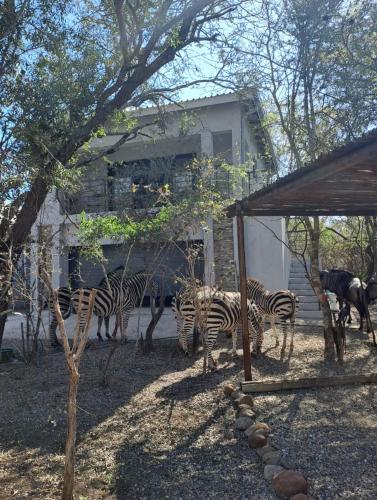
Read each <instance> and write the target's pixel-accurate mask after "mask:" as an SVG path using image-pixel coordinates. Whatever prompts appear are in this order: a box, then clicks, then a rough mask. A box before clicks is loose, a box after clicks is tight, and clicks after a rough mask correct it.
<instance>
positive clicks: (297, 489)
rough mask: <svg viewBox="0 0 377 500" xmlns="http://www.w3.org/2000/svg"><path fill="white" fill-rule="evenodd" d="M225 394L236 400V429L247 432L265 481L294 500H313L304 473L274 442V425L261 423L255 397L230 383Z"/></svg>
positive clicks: (282, 494) (246, 434) (284, 495)
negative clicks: (289, 463)
mask: <svg viewBox="0 0 377 500" xmlns="http://www.w3.org/2000/svg"><path fill="white" fill-rule="evenodd" d="M223 391H224V394H225V395H226V396H229V397H230V398H231V399H232V400H233V404H234V406H235V409H236V420H235V424H234V425H235V428H236V429H237V430H239V431H243V435H244V436H245V438H246V439H247V440H248V443H249V446H250V448H252V449H254V450H255V452H256V453H257V455H258V456H259V457H260V459H261V462H262V465H263V466H264V471H263V473H264V478H265V479H266V481H268V482H269V483H270V484H271V486H272V488H273V490H274V491H275V493H276V494H277V495H278V496H279V497H281V498H289V499H290V500H310V498H311V497H309V496H308V495H307V492H308V482H307V480H306V479H305V477H304V476H303V474H302V473H301V472H300V471H298V470H294V469H290V468H289V467H288V466H287V464H286V463H285V461H284V459H283V456H282V453H281V451H280V450H278V448H277V447H276V446H274V445H273V444H272V443H271V437H270V434H271V431H272V430H271V428H270V426H269V425H268V424H266V423H265V422H258V421H257V414H256V411H255V408H254V400H253V398H252V396H251V395H250V394H244V393H243V392H242V391H240V390H238V389H236V387H235V386H234V385H233V384H226V385H225V386H224V387H223Z"/></svg>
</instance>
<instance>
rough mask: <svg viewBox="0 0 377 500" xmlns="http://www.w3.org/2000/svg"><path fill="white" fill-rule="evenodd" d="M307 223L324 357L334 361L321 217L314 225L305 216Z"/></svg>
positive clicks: (312, 276)
mask: <svg viewBox="0 0 377 500" xmlns="http://www.w3.org/2000/svg"><path fill="white" fill-rule="evenodd" d="M305 225H306V227H307V229H308V231H309V235H310V240H311V245H310V259H311V281H312V287H313V289H314V291H315V293H316V294H317V297H318V299H319V303H320V306H321V311H322V316H323V335H324V340H325V349H324V358H325V360H326V361H334V359H335V349H334V347H335V346H334V341H335V339H334V328H333V323H332V315H331V310H330V306H329V303H328V301H327V299H326V296H325V294H324V292H323V290H322V286H321V280H320V278H319V240H320V226H319V217H318V216H316V217H313V225H311V222H310V220H309V219H308V218H305Z"/></svg>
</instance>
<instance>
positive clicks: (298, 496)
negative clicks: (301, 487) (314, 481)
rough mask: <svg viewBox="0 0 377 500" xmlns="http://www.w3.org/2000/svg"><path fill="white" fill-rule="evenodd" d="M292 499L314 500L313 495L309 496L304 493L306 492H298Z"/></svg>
mask: <svg viewBox="0 0 377 500" xmlns="http://www.w3.org/2000/svg"><path fill="white" fill-rule="evenodd" d="M290 500H312V497H308V495H304V493H297V495H293V497H291V498H290Z"/></svg>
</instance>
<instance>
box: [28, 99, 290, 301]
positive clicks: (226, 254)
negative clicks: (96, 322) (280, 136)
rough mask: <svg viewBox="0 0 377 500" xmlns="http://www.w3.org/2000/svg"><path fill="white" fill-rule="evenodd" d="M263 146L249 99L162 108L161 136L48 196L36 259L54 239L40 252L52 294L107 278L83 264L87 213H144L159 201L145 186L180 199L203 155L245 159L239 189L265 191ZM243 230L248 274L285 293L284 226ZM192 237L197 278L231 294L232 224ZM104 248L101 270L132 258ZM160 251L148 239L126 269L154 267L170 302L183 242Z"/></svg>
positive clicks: (104, 145) (134, 144) (107, 140)
mask: <svg viewBox="0 0 377 500" xmlns="http://www.w3.org/2000/svg"><path fill="white" fill-rule="evenodd" d="M159 112H160V110H159V109H157V108H154V107H149V108H142V109H139V110H135V111H134V114H135V116H137V118H138V120H139V122H140V123H144V124H149V123H153V122H155V121H156V119H157V118H158V116H159ZM120 137H121V131H116V130H115V131H112V132H111V133H108V134H107V135H106V136H105V137H104V138H102V139H96V140H94V141H93V143H92V145H91V148H92V151H101V150H107V149H108V148H109V147H110V146H111V145H113V144H115V143H116V142H117V141H118V140H119V138H120ZM268 141H269V137H268V136H266V135H265V134H264V132H263V129H262V127H261V109H260V105H259V103H258V100H257V98H256V96H255V95H252V94H251V95H249V96H248V97H246V98H245V97H243V98H240V97H239V96H238V95H236V94H233V93H230V94H224V95H216V96H213V97H205V98H201V99H194V100H191V101H185V102H182V103H180V105H173V104H171V105H168V106H166V108H165V109H164V127H163V130H162V129H161V128H160V127H158V126H157V125H149V126H148V127H147V129H146V130H143V134H142V135H139V136H137V137H136V138H135V139H133V140H132V141H129V142H126V143H125V144H123V145H122V146H121V147H120V148H119V149H117V151H116V152H114V153H112V154H110V155H108V156H107V158H101V159H99V160H97V161H96V162H94V163H93V164H92V165H91V166H90V168H88V169H87V170H86V173H85V175H84V176H83V178H82V179H81V187H80V190H79V191H78V192H77V193H76V194H75V195H73V196H70V197H67V196H65V197H62V196H61V195H60V194H59V195H57V193H56V192H55V191H54V192H52V193H50V195H49V197H48V200H47V201H46V204H45V206H44V208H43V210H42V211H41V213H40V215H39V218H38V221H37V223H36V224H35V226H34V228H33V236H34V238H33V240H34V244H33V249H34V251H35V255H37V254H38V242H41V241H43V240H45V239H46V238H47V237H51V238H52V241H53V244H52V245H51V246H50V248H49V249H48V251H49V252H50V255H48V256H46V250H44V252H43V255H44V258H45V259H47V260H48V261H49V263H50V266H51V269H52V277H53V285H54V286H56V287H58V286H64V285H67V284H68V283H69V282H71V284H73V286H78V285H80V284H83V283H85V285H87V286H95V285H97V284H98V282H99V281H100V280H101V279H102V277H103V268H102V267H101V265H99V264H98V265H97V264H94V263H93V262H90V261H88V260H86V259H85V258H83V257H82V256H80V248H79V246H80V242H79V240H78V237H77V224H79V220H80V215H79V214H80V213H81V212H82V211H83V210H84V211H85V212H86V213H88V214H92V215H95V214H104V213H112V212H117V211H119V210H124V209H127V208H130V209H133V210H138V209H143V207H145V206H147V205H148V204H150V203H151V201H152V202H153V200H151V197H153V196H155V194H154V193H153V192H151V191H150V190H149V189H148V186H150V185H151V184H154V185H157V186H160V185H163V184H165V183H168V184H169V185H170V186H172V189H173V190H175V191H176V192H179V190H180V189H182V187H184V186H185V185H187V183H188V182H191V179H190V174H189V173H188V172H187V170H185V165H186V164H187V163H188V162H190V161H191V160H192V159H193V158H194V157H197V156H201V155H204V156H208V157H213V156H215V157H221V158H223V159H225V160H226V161H227V162H229V163H232V164H233V165H237V164H240V163H244V162H245V161H246V160H249V164H250V169H249V171H248V172H247V178H246V179H243V181H242V183H243V192H244V194H245V193H248V192H250V191H254V190H255V189H256V188H257V187H261V184H263V182H264V179H265V178H266V176H267V174H271V173H272V174H273V173H274V171H275V169H276V165H275V161H274V158H273V157H271V155H270V156H268V155H267V154H266V143H268ZM250 159H251V160H252V161H250ZM107 160H111V161H110V162H109V161H107ZM131 186H133V187H134V189H131ZM135 186H136V189H135ZM245 222H246V224H245V238H246V248H247V255H246V259H247V271H248V274H249V275H252V276H255V277H257V278H259V279H261V280H262V281H263V282H264V283H265V284H266V286H268V287H269V288H270V289H277V288H286V287H287V285H288V274H289V256H288V254H287V250H286V248H285V246H284V244H283V242H284V241H285V223H284V220H283V219H281V218H273V219H268V218H263V220H262V222H263V224H261V223H260V221H256V220H252V219H250V220H246V221H245ZM190 239H191V240H192V241H194V242H196V243H199V244H202V250H201V258H200V259H199V260H198V262H197V265H196V273H197V277H198V278H201V279H202V280H203V281H204V283H206V284H221V286H222V287H223V288H224V289H236V288H237V286H238V284H237V263H238V256H237V241H236V231H235V221H232V220H226V221H224V222H221V223H214V222H213V221H208V224H206V227H205V228H201V229H199V230H198V231H197V232H196V234H192V235H191V236H190ZM101 243H102V245H103V253H104V256H105V258H106V263H105V267H106V270H107V271H108V270H111V269H113V268H115V267H117V266H118V265H122V264H125V261H126V260H127V255H128V252H127V250H126V249H125V247H124V245H119V244H118V243H117V242H115V241H113V240H112V239H109V240H103V241H102V242H101ZM161 244H162V243H161V242H153V241H146V242H142V243H138V244H136V245H135V246H134V247H133V249H132V251H131V252H130V254H129V255H128V260H127V268H128V270H129V271H138V270H141V269H149V270H154V269H155V268H156V267H157V266H158V268H159V273H160V274H163V275H164V277H165V280H166V282H167V289H166V294H167V295H168V296H169V295H172V294H173V293H174V291H175V289H176V288H177V284H176V283H175V277H176V276H177V275H178V276H179V275H181V274H183V275H184V274H185V272H186V271H187V261H186V259H185V256H184V251H185V248H186V246H187V241H181V242H178V243H177V244H176V245H170V246H169V248H168V250H166V251H165V252H164V253H163V255H161V253H160V250H161ZM38 259H39V260H40V257H38V258H36V259H35V262H34V263H33V264H32V266H34V271H36V269H37V266H38ZM32 273H33V269H32Z"/></svg>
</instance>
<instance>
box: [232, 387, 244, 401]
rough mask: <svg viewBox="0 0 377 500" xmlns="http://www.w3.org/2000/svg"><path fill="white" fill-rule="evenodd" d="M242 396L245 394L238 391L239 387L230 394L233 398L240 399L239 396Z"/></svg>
mask: <svg viewBox="0 0 377 500" xmlns="http://www.w3.org/2000/svg"><path fill="white" fill-rule="evenodd" d="M242 396H243V392H241V391H238V390H237V389H236V390H234V391H233V392H232V393H231V394H230V397H231V398H232V399H239V398H241V397H242Z"/></svg>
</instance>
